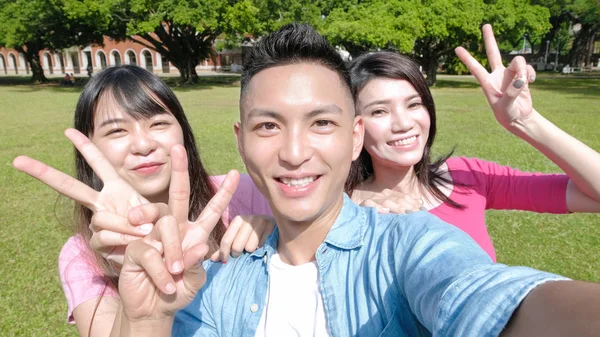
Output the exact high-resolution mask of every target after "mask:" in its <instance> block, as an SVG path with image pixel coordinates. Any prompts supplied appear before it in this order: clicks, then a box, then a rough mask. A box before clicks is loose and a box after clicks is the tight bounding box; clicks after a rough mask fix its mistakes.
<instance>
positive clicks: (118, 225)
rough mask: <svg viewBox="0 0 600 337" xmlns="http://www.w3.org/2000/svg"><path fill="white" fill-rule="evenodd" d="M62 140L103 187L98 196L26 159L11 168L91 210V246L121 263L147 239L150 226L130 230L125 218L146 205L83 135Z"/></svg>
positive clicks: (19, 159) (76, 133) (71, 132)
mask: <svg viewBox="0 0 600 337" xmlns="http://www.w3.org/2000/svg"><path fill="white" fill-rule="evenodd" d="M65 136H67V138H69V140H70V141H71V143H73V145H74V146H75V147H76V148H77V150H78V151H79V152H80V153H81V154H82V155H83V157H84V158H85V160H86V161H87V162H88V164H89V165H90V167H91V168H92V169H93V170H94V172H96V174H97V175H98V177H99V178H100V180H102V182H103V184H104V186H103V188H102V190H101V191H100V192H98V191H95V190H94V189H92V188H91V187H89V186H88V185H86V184H84V183H82V182H81V181H79V180H77V179H75V178H73V177H71V176H69V175H67V174H65V173H63V172H60V171H58V170H56V169H54V168H52V167H50V166H48V165H46V164H44V163H42V162H40V161H37V160H35V159H32V158H29V157H25V156H19V157H17V158H15V160H14V161H13V166H14V167H15V168H16V169H17V170H19V171H22V172H25V173H27V174H29V175H30V176H32V177H34V178H36V179H38V180H39V181H41V182H43V183H44V184H46V185H48V186H50V187H51V188H52V189H54V190H55V191H57V192H58V193H61V194H63V195H65V196H67V197H69V198H71V199H73V200H75V201H76V202H78V203H80V204H82V205H84V206H85V207H87V208H89V209H90V210H92V212H94V216H93V217H92V222H91V224H90V229H91V230H92V232H93V233H94V236H92V239H91V241H90V245H91V246H92V248H93V249H95V250H96V251H98V252H99V253H100V254H101V255H102V256H103V257H104V258H106V259H108V260H113V261H116V262H119V263H122V261H123V252H124V250H125V246H126V245H127V244H128V243H130V242H132V241H134V240H137V239H140V238H141V237H143V236H144V235H147V234H148V233H149V232H150V231H151V229H152V226H151V225H150V226H147V225H146V226H139V227H136V226H131V225H130V224H129V223H128V222H127V218H126V217H125V216H126V214H127V211H128V210H129V209H130V208H131V207H134V206H137V205H140V204H144V203H147V202H148V201H147V200H146V199H145V198H144V197H142V196H141V195H140V194H139V193H138V192H137V191H135V190H134V189H133V187H131V185H129V183H127V182H126V181H125V180H124V179H123V178H121V176H119V174H118V173H117V172H116V171H115V169H114V168H113V167H112V165H111V164H110V162H109V161H108V160H107V159H106V157H105V156H104V155H103V154H102V152H100V150H98V148H97V147H96V146H95V145H94V144H93V143H92V142H91V141H90V140H89V139H88V138H87V137H86V136H85V135H83V134H82V133H81V132H79V131H77V130H75V129H67V130H65Z"/></svg>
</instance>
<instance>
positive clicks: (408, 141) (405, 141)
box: [388, 136, 417, 146]
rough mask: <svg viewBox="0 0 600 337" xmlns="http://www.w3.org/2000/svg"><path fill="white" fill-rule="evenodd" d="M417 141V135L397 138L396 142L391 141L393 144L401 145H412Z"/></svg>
mask: <svg viewBox="0 0 600 337" xmlns="http://www.w3.org/2000/svg"><path fill="white" fill-rule="evenodd" d="M416 141H417V136H412V137H410V138H406V139H401V140H397V141H395V142H389V143H388V144H390V145H391V146H400V145H410V144H412V143H414V142H416Z"/></svg>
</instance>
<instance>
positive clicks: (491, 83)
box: [455, 24, 535, 129]
mask: <svg viewBox="0 0 600 337" xmlns="http://www.w3.org/2000/svg"><path fill="white" fill-rule="evenodd" d="M482 31H483V40H484V43H485V50H486V53H487V57H488V61H489V63H490V67H491V68H492V72H491V73H488V72H487V70H486V69H485V68H484V67H483V66H482V65H481V64H480V63H479V62H477V60H475V58H473V56H471V54H469V52H468V51H466V50H465V49H464V48H462V47H458V48H456V50H455V51H456V55H457V56H458V57H459V58H460V60H461V61H462V62H463V63H464V64H465V65H466V66H467V68H469V71H470V72H471V74H473V76H475V78H476V79H477V81H478V82H479V84H480V85H481V89H483V93H484V94H485V97H486V98H487V101H488V103H489V105H490V107H491V108H492V111H493V112H494V116H495V117H496V120H497V121H498V122H499V123H500V124H501V125H502V126H504V127H505V128H507V129H509V128H511V127H512V126H514V125H515V124H518V123H519V122H520V121H523V120H525V119H527V118H528V117H529V116H531V115H532V114H533V113H534V111H535V110H534V109H533V106H532V103H531V93H530V92H529V85H528V82H533V81H534V80H535V70H534V69H533V67H531V66H530V65H527V63H526V62H525V59H524V58H523V57H522V56H517V57H515V58H514V59H513V60H512V62H511V63H510V64H509V65H508V67H507V68H505V67H504V65H503V64H502V57H501V55H500V50H499V49H498V44H497V43H496V38H495V37H494V32H493V31H492V26H491V25H489V24H486V25H484V26H483V27H482Z"/></svg>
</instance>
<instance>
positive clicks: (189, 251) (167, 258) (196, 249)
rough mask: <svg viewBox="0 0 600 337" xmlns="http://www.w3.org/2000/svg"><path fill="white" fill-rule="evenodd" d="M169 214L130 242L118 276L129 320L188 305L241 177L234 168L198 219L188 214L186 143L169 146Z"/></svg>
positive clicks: (201, 282) (154, 317)
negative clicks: (203, 263)
mask: <svg viewBox="0 0 600 337" xmlns="http://www.w3.org/2000/svg"><path fill="white" fill-rule="evenodd" d="M171 161H172V162H171V163H172V164H171V167H172V173H171V184H170V187H169V209H170V213H171V215H167V216H164V217H162V218H160V219H159V220H158V222H157V223H156V225H155V227H154V229H153V231H152V233H151V234H150V235H148V236H147V237H145V238H144V239H142V240H138V241H135V242H132V243H131V244H129V246H128V247H127V250H126V253H125V260H124V264H123V267H122V269H121V275H120V278H119V293H120V295H121V301H122V303H123V310H124V313H125V314H126V316H127V318H128V319H129V320H130V321H140V320H142V321H144V320H157V319H158V320H160V319H164V318H166V317H172V316H173V315H174V313H175V312H176V311H177V310H179V309H181V308H183V307H185V306H186V305H188V304H189V303H190V302H191V301H192V299H193V298H194V296H195V295H196V293H197V292H198V290H199V289H200V288H201V287H202V286H203V285H204V283H205V281H206V273H205V271H204V268H203V267H202V264H201V263H199V261H200V260H201V259H202V258H203V257H204V256H205V255H206V254H207V253H208V249H209V247H208V243H209V242H208V241H209V236H210V233H211V231H212V230H213V228H214V227H215V225H216V224H217V223H218V222H219V219H220V217H221V214H222V213H223V211H224V210H225V209H226V208H227V206H228V204H229V201H230V200H231V197H232V196H233V194H234V192H235V189H236V188H237V184H238V182H239V173H238V172H237V171H231V172H229V174H228V175H227V177H226V178H225V180H224V181H223V184H222V185H221V186H220V188H219V190H218V191H217V193H216V194H215V196H214V197H213V198H212V199H211V200H210V202H209V203H208V204H207V205H206V206H205V208H204V210H203V211H202V213H201V214H200V215H199V216H198V218H197V220H195V221H190V220H189V219H188V210H189V196H190V184H189V174H188V164H187V156H186V153H185V149H184V148H183V146H180V145H177V146H174V147H173V149H171Z"/></svg>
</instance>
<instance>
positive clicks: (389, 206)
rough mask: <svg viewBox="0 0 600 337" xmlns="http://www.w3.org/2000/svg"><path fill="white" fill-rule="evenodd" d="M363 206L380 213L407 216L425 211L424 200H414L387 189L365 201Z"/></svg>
mask: <svg viewBox="0 0 600 337" xmlns="http://www.w3.org/2000/svg"><path fill="white" fill-rule="evenodd" d="M360 205H361V206H366V207H374V208H376V209H377V211H378V212H379V213H390V212H391V213H396V214H405V213H412V212H415V211H419V210H421V211H422V210H425V207H424V205H423V200H422V199H417V198H413V197H412V196H410V195H409V194H407V193H403V192H399V191H394V190H390V189H385V190H383V191H381V193H373V194H372V195H371V196H369V197H368V198H366V199H364V200H363V201H362V202H361V203H360Z"/></svg>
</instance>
